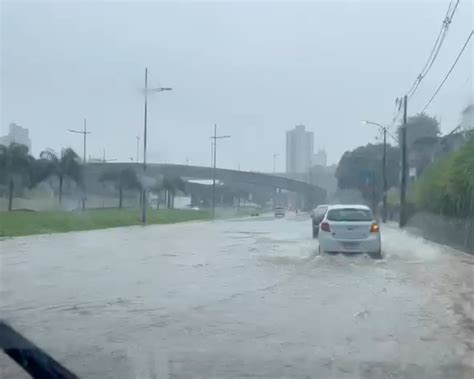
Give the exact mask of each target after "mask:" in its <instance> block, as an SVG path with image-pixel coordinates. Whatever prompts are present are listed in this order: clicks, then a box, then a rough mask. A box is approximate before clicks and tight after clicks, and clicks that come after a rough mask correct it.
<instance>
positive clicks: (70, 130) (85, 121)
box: [68, 117, 91, 209]
mask: <svg viewBox="0 0 474 379" xmlns="http://www.w3.org/2000/svg"><path fill="white" fill-rule="evenodd" d="M68 131H69V132H71V133H77V134H82V135H83V136H84V142H83V161H82V164H83V166H84V167H85V166H86V162H87V159H86V150H87V135H88V134H91V132H88V131H87V120H86V118H85V117H84V130H74V129H68ZM83 186H84V188H83V190H84V192H85V190H86V188H85V183H83ZM85 208H86V195H85V193H83V194H82V209H85Z"/></svg>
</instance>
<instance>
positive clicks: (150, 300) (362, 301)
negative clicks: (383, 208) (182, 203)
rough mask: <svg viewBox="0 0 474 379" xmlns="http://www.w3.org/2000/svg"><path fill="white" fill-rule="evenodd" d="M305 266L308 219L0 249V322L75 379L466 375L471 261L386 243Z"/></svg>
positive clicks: (112, 232)
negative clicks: (374, 253)
mask: <svg viewBox="0 0 474 379" xmlns="http://www.w3.org/2000/svg"><path fill="white" fill-rule="evenodd" d="M382 232H383V245H384V254H385V259H383V260H372V259H370V258H369V257H366V256H363V255H362V256H353V257H347V256H342V255H335V256H322V257H321V256H319V255H317V242H315V241H314V240H312V239H311V234H310V221H309V220H308V218H307V216H304V215H302V216H299V217H294V216H293V217H291V216H290V217H287V218H286V219H279V220H274V219H273V218H271V217H267V218H265V217H263V218H259V219H246V220H230V221H217V222H205V223H186V224H178V225H167V226H149V227H146V228H142V227H129V228H117V229H109V230H101V231H90V232H74V233H67V234H57V235H52V236H33V237H25V238H17V239H10V240H4V241H1V242H0V252H1V288H0V291H1V292H0V299H1V301H2V303H1V305H2V314H3V317H4V318H6V319H7V320H8V321H9V322H10V323H11V324H13V325H14V326H15V327H16V328H17V329H18V330H19V331H21V332H23V333H24V334H25V335H27V336H28V337H29V338H30V339H32V340H33V341H35V342H36V343H38V344H39V345H40V346H42V347H44V348H45V349H46V350H47V351H49V352H50V353H51V354H53V355H54V356H55V357H56V358H57V359H59V360H60V361H61V362H62V363H64V364H65V365H66V366H68V367H69V368H70V369H72V370H73V371H75V372H77V373H78V374H79V375H80V376H82V377H96V378H103V377H113V378H129V377H173V378H188V377H201V378H209V377H249V376H255V377H272V378H273V377H308V376H309V377H321V378H354V377H356V378H357V377H361V378H380V377H391V378H396V377H404V378H420V377H426V378H449V377H453V378H458V377H461V378H463V377H466V378H467V377H471V375H472V374H473V371H472V370H473V366H472V364H473V359H474V356H473V349H474V346H473V345H474V342H473V330H474V324H473V308H472V298H473V296H472V295H473V288H474V286H473V275H472V274H473V271H472V270H473V267H474V266H473V263H474V259H473V258H472V257H471V256H467V255H464V254H461V253H458V252H456V251H453V250H450V249H448V248H445V247H442V246H439V245H435V244H431V243H428V242H426V241H423V240H421V239H418V238H415V237H413V236H410V235H409V234H406V233H404V232H400V231H398V230H396V229H394V228H389V227H386V228H384V229H383V230H382Z"/></svg>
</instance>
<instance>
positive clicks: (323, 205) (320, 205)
mask: <svg viewBox="0 0 474 379" xmlns="http://www.w3.org/2000/svg"><path fill="white" fill-rule="evenodd" d="M322 207H329V204H319V205H318V206H317V207H316V208H314V209H318V208H322Z"/></svg>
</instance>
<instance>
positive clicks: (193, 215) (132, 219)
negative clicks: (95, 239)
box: [0, 209, 210, 237]
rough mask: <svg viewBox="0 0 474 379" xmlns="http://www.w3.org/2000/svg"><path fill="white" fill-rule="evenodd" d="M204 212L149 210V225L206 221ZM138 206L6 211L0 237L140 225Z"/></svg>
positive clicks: (0, 224)
mask: <svg viewBox="0 0 474 379" xmlns="http://www.w3.org/2000/svg"><path fill="white" fill-rule="evenodd" d="M209 218H210V214H209V212H207V211H196V210H183V209H162V210H159V211H156V210H150V211H149V212H148V224H171V223H177V222H184V221H193V220H207V219H209ZM140 224H141V219H140V211H139V210H137V209H133V210H131V209H91V210H85V211H74V212H21V211H16V212H9V213H4V214H3V215H2V217H0V237H11V236H24V235H30V234H49V233H62V232H70V231H78V230H92V229H105V228H112V227H117V226H130V225H140Z"/></svg>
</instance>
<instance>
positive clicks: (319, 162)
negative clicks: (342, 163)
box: [312, 149, 328, 167]
mask: <svg viewBox="0 0 474 379" xmlns="http://www.w3.org/2000/svg"><path fill="white" fill-rule="evenodd" d="M327 160H328V159H327V155H326V151H325V150H322V149H319V150H318V152H317V153H315V154H313V161H312V165H313V166H324V167H326V165H327Z"/></svg>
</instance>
